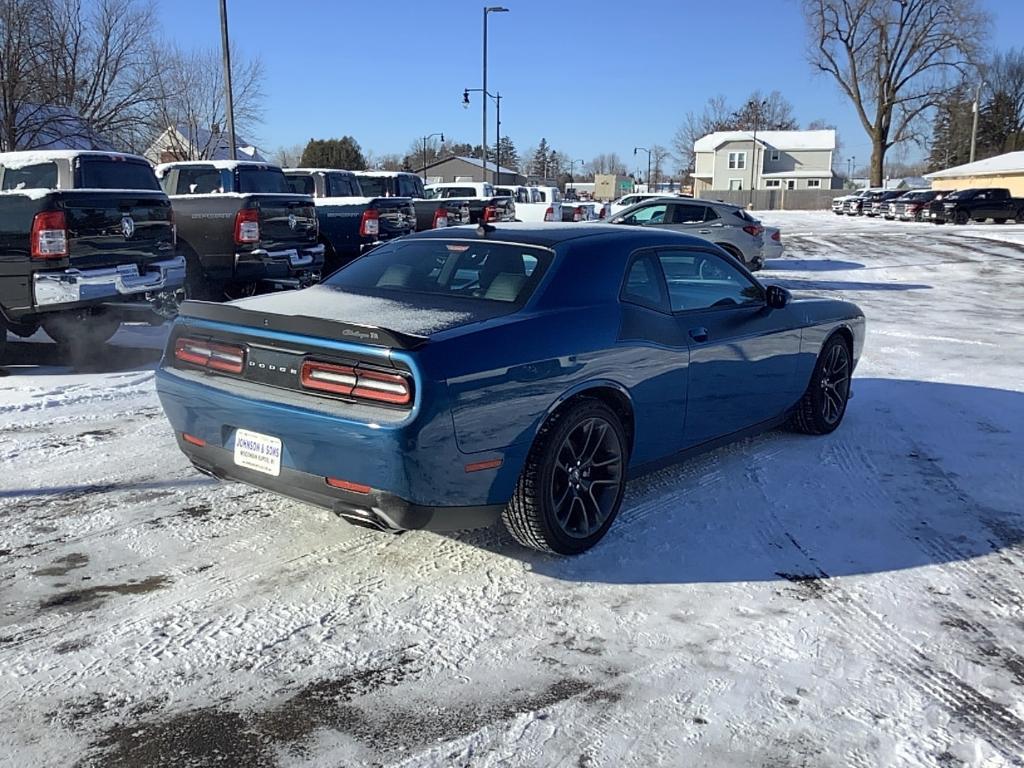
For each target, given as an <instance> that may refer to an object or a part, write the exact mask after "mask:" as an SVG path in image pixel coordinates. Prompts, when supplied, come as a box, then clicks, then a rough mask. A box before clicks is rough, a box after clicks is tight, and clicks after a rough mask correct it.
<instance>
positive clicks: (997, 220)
mask: <svg viewBox="0 0 1024 768" xmlns="http://www.w3.org/2000/svg"><path fill="white" fill-rule="evenodd" d="M992 221H994V222H995V223H996V224H1005V223H1006V219H992Z"/></svg>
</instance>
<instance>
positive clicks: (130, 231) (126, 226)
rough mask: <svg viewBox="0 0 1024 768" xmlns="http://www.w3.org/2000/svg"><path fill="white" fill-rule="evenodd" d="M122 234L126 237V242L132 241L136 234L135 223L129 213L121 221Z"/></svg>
mask: <svg viewBox="0 0 1024 768" xmlns="http://www.w3.org/2000/svg"><path fill="white" fill-rule="evenodd" d="M121 234H123V235H124V239H125V240H131V239H132V235H134V234H135V222H134V221H133V220H132V217H131V216H129V215H128V214H127V213H126V214H125V215H124V217H123V218H122V219H121Z"/></svg>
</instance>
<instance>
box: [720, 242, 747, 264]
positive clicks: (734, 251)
mask: <svg viewBox="0 0 1024 768" xmlns="http://www.w3.org/2000/svg"><path fill="white" fill-rule="evenodd" d="M715 245H717V246H718V247H719V248H721V249H722V250H723V251H725V252H726V253H728V254H729V255H730V256H732V257H733V258H734V259H736V261H738V262H739V263H740V264H746V263H747V260H746V259H744V258H743V253H742V252H741V251H740V249H739V248H737V247H736V246H735V245H733V244H732V243H715Z"/></svg>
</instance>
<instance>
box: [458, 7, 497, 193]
mask: <svg viewBox="0 0 1024 768" xmlns="http://www.w3.org/2000/svg"><path fill="white" fill-rule="evenodd" d="M492 13H508V8H505V7H504V6H501V5H488V6H484V72H483V75H484V78H483V79H484V82H483V86H482V87H481V90H482V91H483V92H484V93H487V17H488V16H490V15H491V14H492ZM463 98H465V99H466V100H467V101H468V98H467V97H466V95H465V94H464V95H463ZM480 111H481V112H482V114H483V132H482V133H481V137H482V140H481V142H480V152H481V154H482V155H483V156H482V157H481V158H480V159H481V161H482V162H483V166H484V175H483V181H487V99H481V100H480Z"/></svg>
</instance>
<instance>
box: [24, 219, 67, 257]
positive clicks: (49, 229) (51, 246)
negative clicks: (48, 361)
mask: <svg viewBox="0 0 1024 768" xmlns="http://www.w3.org/2000/svg"><path fill="white" fill-rule="evenodd" d="M31 243H32V258H33V259H63V258H64V257H65V256H67V255H68V225H67V220H66V219H65V218H64V211H42V212H41V213H37V214H36V215H35V218H33V219H32V236H31Z"/></svg>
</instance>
